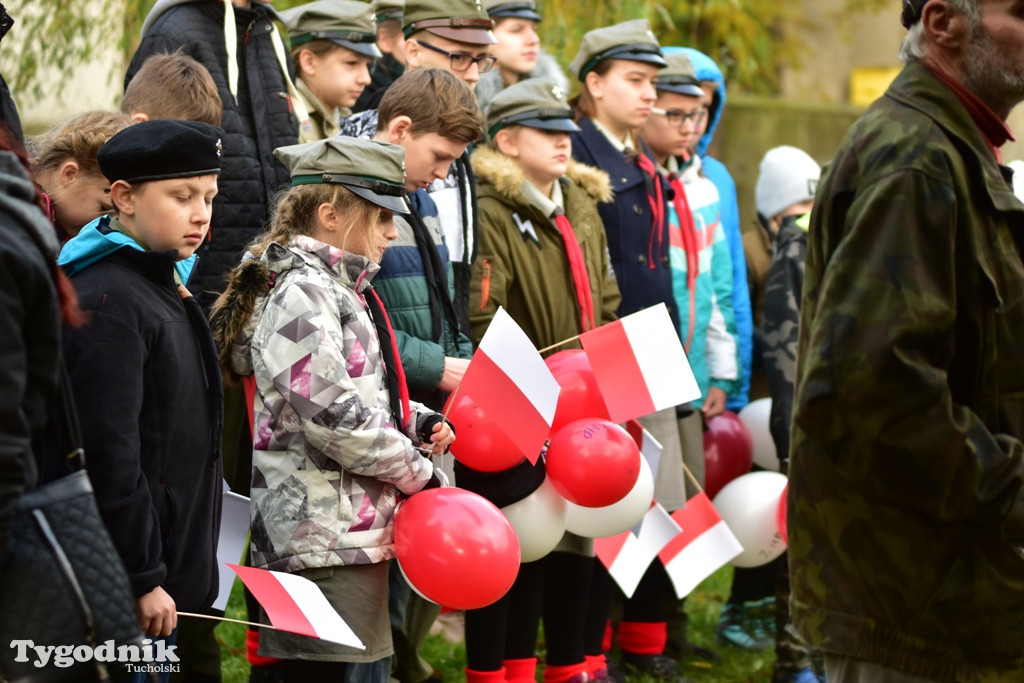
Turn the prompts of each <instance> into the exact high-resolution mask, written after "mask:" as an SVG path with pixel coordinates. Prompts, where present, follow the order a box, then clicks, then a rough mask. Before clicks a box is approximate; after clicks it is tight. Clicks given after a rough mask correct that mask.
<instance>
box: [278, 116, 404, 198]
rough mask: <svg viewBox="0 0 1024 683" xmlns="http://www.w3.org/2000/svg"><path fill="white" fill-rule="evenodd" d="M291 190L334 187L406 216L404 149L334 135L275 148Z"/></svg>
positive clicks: (397, 146)
mask: <svg viewBox="0 0 1024 683" xmlns="http://www.w3.org/2000/svg"><path fill="white" fill-rule="evenodd" d="M274 156H275V157H277V158H278V159H279V160H280V161H281V163H282V164H284V165H285V166H286V167H287V168H288V172H289V173H290V174H291V177H292V186H295V185H315V184H317V183H338V184H341V185H344V186H345V187H347V188H348V189H350V190H352V191H353V192H355V193H356V194H357V195H359V196H360V197H362V198H363V199H365V200H366V201H368V202H373V203H374V204H376V205H377V206H382V207H384V208H385V209H390V210H391V211H394V212H396V213H409V209H407V208H406V205H405V201H404V200H403V197H405V194H406V190H405V148H404V147H401V146H400V145H392V144H390V143H388V142H377V141H376V140H363V139H361V138H351V137H348V136H344V135H335V136H334V137H330V138H327V139H326V140H317V141H316V142H307V143H305V144H302V145H289V146H288V147H278V148H277V149H275V150H274Z"/></svg>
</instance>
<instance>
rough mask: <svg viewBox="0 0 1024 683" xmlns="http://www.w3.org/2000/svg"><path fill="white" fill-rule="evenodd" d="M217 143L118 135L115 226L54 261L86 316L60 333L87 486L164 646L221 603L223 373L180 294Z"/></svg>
mask: <svg viewBox="0 0 1024 683" xmlns="http://www.w3.org/2000/svg"><path fill="white" fill-rule="evenodd" d="M222 138H223V131H222V130H221V129H220V128H217V127H216V126H211V125H209V124H206V123H200V122H196V121H176V120H170V119H161V120H154V121H146V122H143V123H139V124H137V125H134V126H130V127H128V128H126V129H124V130H122V131H121V132H119V133H117V134H116V135H114V136H113V137H112V138H111V139H110V140H109V141H107V143H106V144H105V145H104V146H103V147H102V148H101V149H100V152H99V154H98V161H99V165H100V169H101V170H102V171H103V174H104V175H105V176H106V177H107V179H108V180H109V181H110V183H111V185H110V194H111V200H112V203H113V205H114V207H115V209H114V212H115V216H109V215H104V216H102V217H100V218H97V219H96V220H95V221H93V222H92V223H89V224H88V225H86V226H85V227H84V228H83V229H82V230H81V232H79V233H78V235H76V236H75V237H74V238H73V239H71V240H70V241H69V242H68V243H67V244H66V245H65V246H64V249H63V250H62V251H61V254H60V257H59V259H58V263H59V264H60V265H61V266H62V267H63V268H64V270H65V272H66V273H67V274H68V276H69V277H70V278H71V281H72V283H73V284H74V286H75V289H76V290H77V292H78V297H79V303H80V306H81V308H82V310H83V311H85V312H86V315H87V316H88V322H87V323H86V325H85V326H83V327H82V328H80V329H67V328H66V329H65V330H64V339H63V347H64V355H65V358H66V361H67V366H68V373H69V375H70V378H71V384H72V389H73V393H74V396H75V403H76V404H77V407H78V412H79V416H80V418H81V423H82V438H83V443H84V448H85V452H86V453H87V458H86V467H87V469H88V471H89V478H90V479H91V480H92V483H93V487H94V488H95V491H96V502H97V503H98V505H99V508H100V512H101V514H102V516H103V520H104V522H105V523H106V525H107V528H108V529H109V531H110V535H111V537H112V538H113V539H114V543H115V545H116V546H117V549H118V551H119V552H120V554H121V559H122V560H123V561H124V564H125V567H126V568H127V570H128V575H129V577H130V579H131V582H132V588H133V590H134V593H135V598H136V601H137V602H136V604H137V609H138V614H139V623H140V625H141V627H142V629H143V630H144V631H145V632H146V634H148V635H150V636H153V637H158V636H159V637H163V638H164V639H165V640H166V643H165V644H164V647H166V646H167V645H174V640H175V637H176V634H177V614H176V612H177V611H191V612H202V611H205V610H207V609H208V608H209V607H210V605H211V604H212V603H213V600H214V599H215V598H216V596H217V559H216V551H217V535H218V530H219V528H220V506H221V486H222V484H221V481H222V474H221V460H220V432H221V382H220V368H219V365H218V362H217V353H216V350H215V347H214V343H213V337H212V335H211V333H210V328H209V325H208V324H207V322H206V317H205V315H204V314H203V311H202V308H201V307H200V306H199V304H198V303H197V302H196V300H195V299H193V298H192V296H191V295H190V294H189V292H188V290H187V289H185V286H184V285H185V284H186V283H187V282H188V278H189V274H190V273H191V271H192V268H193V266H194V265H195V261H196V257H195V255H194V252H195V250H196V249H197V248H198V247H199V245H200V244H201V243H202V242H203V240H204V239H205V238H206V235H207V232H208V231H209V229H210V215H211V206H212V203H213V198H214V196H215V195H216V194H217V176H218V174H219V173H220V163H221V154H222V142H221V141H222ZM167 674H169V672H167V673H164V674H161V675H163V676H166V675H167ZM136 675H141V676H145V672H142V673H141V674H133V679H134V677H135V676H136Z"/></svg>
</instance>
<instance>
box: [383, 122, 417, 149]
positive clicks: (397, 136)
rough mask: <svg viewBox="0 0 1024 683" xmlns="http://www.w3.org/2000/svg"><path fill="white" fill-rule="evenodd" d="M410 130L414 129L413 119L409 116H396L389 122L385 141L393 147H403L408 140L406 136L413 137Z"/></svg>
mask: <svg viewBox="0 0 1024 683" xmlns="http://www.w3.org/2000/svg"><path fill="white" fill-rule="evenodd" d="M410 128H412V119H411V118H409V117H408V116H396V117H395V118H393V119H391V120H390V121H388V125H387V128H386V129H385V137H384V138H383V141H384V142H390V143H391V144H393V145H401V144H402V142H403V141H404V140H405V139H406V135H412V133H410V132H409V129H410ZM378 139H379V138H378Z"/></svg>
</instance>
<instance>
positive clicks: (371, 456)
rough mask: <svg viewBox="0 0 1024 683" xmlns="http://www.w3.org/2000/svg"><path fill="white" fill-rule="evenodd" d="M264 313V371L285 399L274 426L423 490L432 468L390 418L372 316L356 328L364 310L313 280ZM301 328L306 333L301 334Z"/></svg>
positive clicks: (367, 472)
mask: <svg viewBox="0 0 1024 683" xmlns="http://www.w3.org/2000/svg"><path fill="white" fill-rule="evenodd" d="M264 320H265V321H266V323H267V324H268V325H269V329H267V330H264V331H263V334H262V335H261V336H262V337H263V338H264V339H265V343H264V344H262V345H261V346H262V347H263V351H262V354H261V356H262V360H263V363H264V364H265V366H266V368H265V373H266V376H269V377H270V378H272V382H273V390H274V391H275V392H276V393H277V394H279V395H280V396H281V397H282V400H284V401H286V402H287V407H281V408H278V410H280V411H281V413H280V417H279V418H278V419H277V423H278V426H277V427H276V428H275V430H281V431H291V432H298V433H301V436H302V438H303V439H304V440H305V442H306V448H307V449H314V450H316V451H318V452H319V453H322V454H323V455H324V456H326V457H328V458H330V459H332V460H334V461H336V462H338V463H340V464H341V466H342V467H344V468H345V469H346V470H348V471H350V472H353V473H354V474H358V475H361V476H366V477H374V478H375V479H379V480H381V481H385V482H388V483H391V484H394V485H395V486H397V487H398V488H399V489H400V490H401V491H402V492H403V493H415V492H416V491H419V490H420V489H421V488H422V487H423V485H424V484H425V483H426V482H427V481H428V480H429V479H430V475H431V473H432V471H433V468H432V466H431V464H430V462H429V460H427V459H426V458H424V457H423V456H422V455H420V454H419V452H418V451H417V450H416V449H415V448H414V446H413V444H412V442H411V441H410V439H409V438H408V437H407V436H406V435H405V434H403V433H402V431H400V430H399V429H396V428H395V427H393V426H392V425H391V424H390V422H391V420H390V417H391V412H390V410H389V409H388V407H387V402H386V399H384V398H382V394H381V392H380V390H379V387H378V386H377V382H378V379H377V377H376V374H375V369H374V367H373V366H372V365H371V363H370V362H369V361H368V358H369V357H371V356H372V347H373V345H374V342H375V338H372V337H369V324H370V323H369V321H368V320H367V322H366V325H367V327H366V329H365V330H358V329H355V328H356V327H357V326H358V325H359V315H358V312H357V311H355V309H354V308H353V307H352V306H349V307H348V308H347V310H339V304H338V303H337V300H336V299H335V297H334V294H333V293H332V292H331V291H329V290H327V289H324V288H323V287H320V286H317V284H315V283H314V282H309V281H307V282H301V283H294V284H292V285H291V286H286V287H284V288H283V291H280V292H279V293H278V294H277V296H276V297H275V301H274V306H272V307H268V311H267V314H266V315H265V316H264ZM298 329H302V330H305V331H307V332H306V334H305V335H301V334H296V332H295V330H298ZM309 331H314V332H313V333H312V334H311V333H309ZM296 337H301V338H299V339H296ZM254 346H255V340H254ZM350 356H351V362H350ZM314 387H315V388H316V391H315V392H314V391H313V389H314ZM303 394H308V396H305V395H303ZM367 396H376V399H375V400H366V399H365V397H367ZM272 402H273V401H271V403H272Z"/></svg>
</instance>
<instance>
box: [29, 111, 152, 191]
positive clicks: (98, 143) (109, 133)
mask: <svg viewBox="0 0 1024 683" xmlns="http://www.w3.org/2000/svg"><path fill="white" fill-rule="evenodd" d="M132 123H133V121H132V120H131V118H129V117H128V116H126V115H124V114H120V113H116V112H110V111H88V112H85V113H84V114H78V115H77V116H73V117H71V118H70V119H68V120H67V121H64V122H63V123H59V124H57V125H56V126H54V127H53V128H51V129H50V130H48V131H46V132H45V133H42V134H41V135H38V136H36V137H35V138H33V139H32V140H31V142H30V145H29V148H30V156H31V163H32V172H33V173H34V174H36V176H38V175H40V174H41V173H46V172H47V171H51V170H53V169H56V168H58V167H59V166H60V165H61V164H63V163H64V162H65V161H68V160H71V161H74V162H75V163H77V164H78V167H79V168H80V169H81V170H82V171H83V172H85V173H88V174H92V175H98V176H102V175H103V174H102V172H101V171H100V165H99V162H97V161H96V154H97V153H98V152H99V151H100V147H102V146H103V145H104V144H105V143H106V142H107V140H109V139H110V138H112V137H113V136H114V134H115V133H117V132H118V131H120V130H123V129H125V128H127V127H128V126H130V125H131V124H132Z"/></svg>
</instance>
